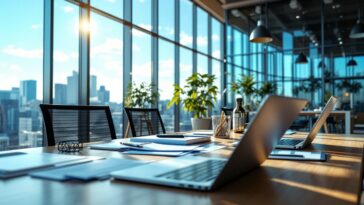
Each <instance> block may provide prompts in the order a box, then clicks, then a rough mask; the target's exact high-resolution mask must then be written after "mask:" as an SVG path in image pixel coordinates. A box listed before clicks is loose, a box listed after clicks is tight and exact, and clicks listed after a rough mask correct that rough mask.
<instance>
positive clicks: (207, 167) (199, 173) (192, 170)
mask: <svg viewBox="0 0 364 205" xmlns="http://www.w3.org/2000/svg"><path fill="white" fill-rule="evenodd" d="M225 163H226V161H223V160H207V161H204V162H201V163H198V164H194V165H191V166H188V167H185V168H181V169H176V170H173V171H170V172H166V173H163V174H160V175H157V176H156V177H161V178H167V179H173V180H185V181H193V182H206V181H210V180H212V179H214V178H216V177H217V175H218V174H219V173H220V171H221V169H222V168H223V167H224V165H225Z"/></svg>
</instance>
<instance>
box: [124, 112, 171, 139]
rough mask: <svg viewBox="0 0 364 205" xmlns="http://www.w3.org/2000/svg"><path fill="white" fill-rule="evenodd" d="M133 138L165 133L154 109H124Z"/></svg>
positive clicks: (159, 117) (158, 115)
mask: <svg viewBox="0 0 364 205" xmlns="http://www.w3.org/2000/svg"><path fill="white" fill-rule="evenodd" d="M124 109H125V113H126V115H127V116H128V120H129V125H130V129H131V133H132V135H133V137H140V136H147V135H155V134H161V133H166V130H165V128H164V124H163V121H162V118H161V115H160V113H159V110H158V109H156V108H124Z"/></svg>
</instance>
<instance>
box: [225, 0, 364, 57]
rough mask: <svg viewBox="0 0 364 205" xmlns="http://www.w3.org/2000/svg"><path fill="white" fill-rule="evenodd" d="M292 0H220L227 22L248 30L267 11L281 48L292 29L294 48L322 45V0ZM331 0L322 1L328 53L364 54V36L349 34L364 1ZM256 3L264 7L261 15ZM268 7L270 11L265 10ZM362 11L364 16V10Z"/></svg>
mask: <svg viewBox="0 0 364 205" xmlns="http://www.w3.org/2000/svg"><path fill="white" fill-rule="evenodd" d="M291 1H292V0H220V2H221V3H222V5H223V7H224V8H225V10H226V11H227V14H228V21H229V22H230V23H231V24H233V25H234V26H236V27H239V28H240V29H242V30H244V31H246V32H250V31H251V30H252V29H253V28H254V27H255V24H256V21H257V20H258V19H260V18H262V20H263V21H265V20H266V14H268V15H267V17H268V18H267V19H268V22H267V23H266V25H267V27H268V28H269V30H270V31H271V33H272V35H273V36H274V41H273V43H274V44H275V45H277V46H279V47H282V32H290V33H292V34H294V36H295V37H294V46H293V48H295V49H298V48H304V47H305V48H307V47H308V45H309V42H310V43H311V44H312V45H314V44H315V43H317V44H316V45H317V46H318V48H319V47H320V46H321V45H322V39H321V37H322V32H321V14H322V12H321V11H322V6H321V5H322V4H321V1H320V0H296V1H297V2H298V4H294V3H295V2H293V3H292V2H291ZM327 1H328V0H327ZM327 1H326V2H327ZM331 1H332V2H331V3H328V4H326V3H324V4H323V5H324V8H323V10H324V32H323V34H324V35H323V36H324V45H325V55H334V56H338V55H344V56H350V55H363V54H364V39H350V38H349V37H348V36H349V33H350V31H351V28H352V27H353V26H354V25H355V23H356V21H357V18H358V8H360V7H361V8H362V7H363V6H364V1H363V3H361V5H359V0H331ZM361 1H362V0H361ZM257 6H260V7H261V13H262V15H260V14H259V9H258V10H257ZM297 7H298V8H297ZM266 8H268V12H265V9H266ZM362 10H363V9H362ZM362 13H363V15H362V16H364V11H363V12H362ZM362 19H364V18H362ZM295 51H296V52H299V50H295Z"/></svg>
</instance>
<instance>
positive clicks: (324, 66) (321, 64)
mask: <svg viewBox="0 0 364 205" xmlns="http://www.w3.org/2000/svg"><path fill="white" fill-rule="evenodd" d="M318 67H319V68H322V67H323V68H326V64H325V63H322V61H320V62H319V64H318Z"/></svg>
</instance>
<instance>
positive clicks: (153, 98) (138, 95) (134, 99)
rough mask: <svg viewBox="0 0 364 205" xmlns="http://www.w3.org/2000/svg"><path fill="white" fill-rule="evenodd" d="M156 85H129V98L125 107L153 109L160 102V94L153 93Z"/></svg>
mask: <svg viewBox="0 0 364 205" xmlns="http://www.w3.org/2000/svg"><path fill="white" fill-rule="evenodd" d="M153 88H154V85H153V84H152V83H150V84H147V83H145V82H142V83H141V84H139V85H137V84H136V83H135V82H133V83H129V85H128V92H127V97H126V98H125V99H124V106H125V107H132V108H144V107H151V106H152V105H153V104H155V103H156V102H157V100H158V96H159V95H158V93H157V92H154V91H153Z"/></svg>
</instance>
